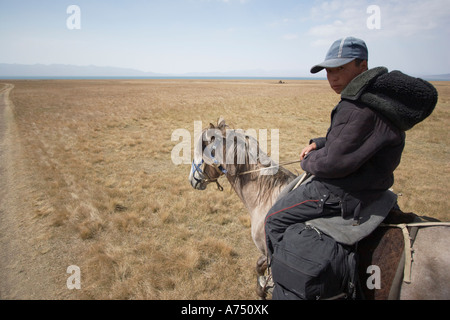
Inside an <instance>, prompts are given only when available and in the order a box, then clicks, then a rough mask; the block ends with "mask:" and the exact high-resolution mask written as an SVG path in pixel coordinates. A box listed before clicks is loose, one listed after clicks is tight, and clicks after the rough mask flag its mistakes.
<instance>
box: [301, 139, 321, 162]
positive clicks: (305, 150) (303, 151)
mask: <svg viewBox="0 0 450 320" xmlns="http://www.w3.org/2000/svg"><path fill="white" fill-rule="evenodd" d="M316 149H317V145H316V143H315V142H313V143H311V144H310V145H309V146H307V147H306V148H305V149H303V150H302V152H301V153H300V161H302V160H303V159H305V157H306V155H307V154H308V153H310V152H311V151H313V150H316Z"/></svg>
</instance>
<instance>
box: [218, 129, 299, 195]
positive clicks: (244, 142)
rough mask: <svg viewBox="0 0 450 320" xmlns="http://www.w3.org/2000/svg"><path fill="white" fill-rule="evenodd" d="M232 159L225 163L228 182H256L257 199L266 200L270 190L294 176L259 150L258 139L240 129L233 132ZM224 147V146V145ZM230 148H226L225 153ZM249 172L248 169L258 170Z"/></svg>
mask: <svg viewBox="0 0 450 320" xmlns="http://www.w3.org/2000/svg"><path fill="white" fill-rule="evenodd" d="M233 137H234V144H233V146H234V147H233V153H232V155H234V161H233V163H231V164H226V168H227V170H228V172H230V173H231V176H230V182H231V183H232V184H233V185H237V184H240V185H241V186H243V185H246V184H247V183H250V182H255V183H257V184H258V186H257V187H256V190H258V195H257V199H258V200H267V198H266V197H269V196H270V195H271V191H272V190H273V189H274V188H276V187H281V186H283V185H285V184H287V183H289V182H290V181H291V180H292V179H294V178H295V175H294V174H293V173H292V172H290V171H288V170H286V169H285V168H283V167H281V166H279V165H278V164H277V163H275V162H274V161H273V160H272V159H271V158H270V157H269V156H268V155H267V154H266V153H265V152H264V151H263V150H261V148H260V146H259V143H258V141H257V140H256V139H255V138H254V137H252V136H250V135H247V134H245V133H243V132H242V131H235V132H233ZM225 148H226V146H225ZM229 152H230V150H226V154H227V155H228V153H229ZM264 168H267V169H264ZM259 169H263V170H261V171H255V172H251V173H247V172H248V171H253V170H259Z"/></svg>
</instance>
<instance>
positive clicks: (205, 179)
mask: <svg viewBox="0 0 450 320" xmlns="http://www.w3.org/2000/svg"><path fill="white" fill-rule="evenodd" d="M211 158H212V159H213V162H214V165H211V166H212V167H213V168H214V169H216V170H217V171H218V172H219V173H220V174H224V175H226V174H228V171H227V170H226V169H225V168H224V167H223V166H222V165H221V164H219V163H218V161H217V160H216V159H214V157H211ZM299 162H300V160H295V161H287V162H282V163H279V164H278V165H274V166H270V167H264V168H259V169H254V170H249V171H244V172H240V173H238V174H237V175H236V174H234V175H232V176H243V175H246V174H250V173H254V172H259V171H262V170H267V169H272V168H278V167H280V166H286V165H289V164H294V163H299ZM204 163H205V161H204V160H203V159H202V162H200V163H199V164H196V163H195V161H192V174H193V175H192V176H193V178H194V180H195V181H196V182H197V183H211V182H215V183H216V184H217V189H218V190H219V191H223V187H222V186H221V185H220V183H219V181H218V179H219V178H220V176H219V177H217V178H216V179H211V178H210V177H209V176H208V174H207V173H206V172H205V171H204V170H202V168H201V166H202V165H203V164H204ZM195 173H198V174H199V176H200V179H198V178H196V177H195Z"/></svg>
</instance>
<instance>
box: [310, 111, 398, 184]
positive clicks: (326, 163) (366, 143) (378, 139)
mask: <svg viewBox="0 0 450 320" xmlns="http://www.w3.org/2000/svg"><path fill="white" fill-rule="evenodd" d="M378 120H379V119H378V117H377V116H376V115H375V114H374V113H373V112H372V111H370V110H367V108H356V107H350V108H342V109H341V110H340V112H336V113H335V115H334V119H333V120H332V125H331V127H330V129H329V131H328V134H327V138H326V141H325V145H324V146H323V148H320V149H318V150H314V151H312V152H310V153H309V154H308V155H307V156H306V157H305V159H304V160H303V161H302V163H301V166H302V168H303V170H305V171H306V172H309V173H312V174H314V175H316V176H317V177H319V178H326V179H333V178H343V177H346V176H348V175H349V174H351V173H353V172H355V171H357V170H358V169H359V168H360V167H361V166H362V165H363V164H364V163H365V162H366V161H368V160H369V159H370V158H371V157H372V156H373V155H374V154H375V153H376V152H377V151H378V150H380V149H381V148H383V146H384V145H385V144H386V136H383V134H387V136H389V133H388V132H385V131H386V130H388V128H386V126H385V125H383V123H381V122H380V121H378Z"/></svg>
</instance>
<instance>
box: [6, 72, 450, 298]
mask: <svg viewBox="0 0 450 320" xmlns="http://www.w3.org/2000/svg"><path fill="white" fill-rule="evenodd" d="M285 82H286V83H284V84H279V83H278V81H276V80H201V79H198V80H180V79H174V80H45V81H44V80H39V81H31V80H28V81H25V80H20V81H19V80H17V81H10V80H1V81H0V90H3V92H4V94H3V95H4V98H5V101H4V103H3V108H2V109H1V110H0V111H1V117H2V120H1V121H0V122H1V125H0V138H1V140H2V141H1V144H0V148H1V149H0V151H1V152H0V161H1V162H0V163H1V165H0V175H1V182H0V200H1V204H0V210H1V211H0V213H1V215H0V248H1V253H0V270H1V275H0V298H1V299H256V298H257V296H256V294H255V292H254V288H255V272H254V268H253V267H254V264H255V261H256V259H257V258H258V257H259V252H258V251H257V249H256V247H255V246H254V244H253V242H252V239H251V235H250V218H249V215H248V213H247V211H246V209H245V207H244V206H243V204H242V203H241V202H240V201H239V199H238V197H237V196H236V195H235V194H234V193H233V192H232V191H231V188H230V186H229V184H228V183H227V182H226V180H225V179H223V178H222V179H223V180H221V183H222V184H223V186H224V188H225V191H224V192H219V191H218V190H217V189H216V187H215V185H210V186H209V187H208V189H207V190H206V191H202V192H201V191H196V190H193V189H192V187H191V186H190V184H189V182H188V179H187V178H188V174H189V171H190V166H189V165H186V164H182V165H175V164H174V163H173V162H172V160H171V152H172V149H173V148H174V147H175V145H177V144H178V143H179V141H172V140H171V135H172V133H173V132H174V130H176V129H186V130H188V131H189V132H190V133H191V134H192V136H193V134H194V121H202V123H203V125H204V126H205V127H206V126H207V125H208V124H209V123H210V122H213V123H214V122H215V121H217V119H218V118H219V116H224V117H225V119H226V120H227V122H228V123H229V125H230V126H231V127H232V128H236V129H238V128H239V129H244V130H247V129H255V130H258V129H268V131H269V132H270V129H278V130H279V153H280V159H279V160H280V162H284V161H291V160H296V159H298V155H299V152H300V150H301V149H302V148H303V147H304V146H305V145H306V144H307V143H308V141H309V139H310V138H313V137H318V136H323V135H325V133H326V130H327V128H328V126H329V120H330V112H331V109H332V108H333V107H334V106H335V105H336V104H337V102H338V101H339V96H338V95H336V94H334V93H333V92H332V91H331V89H330V88H329V86H328V83H327V82H326V81H320V80H311V81H307V80H285ZM8 84H12V85H13V86H14V87H13V88H12V89H11V86H9V85H8ZM433 84H434V85H435V87H436V88H437V90H438V92H439V102H438V105H437V107H436V109H435V111H434V113H433V114H432V115H431V116H430V117H429V118H428V119H426V120H425V121H424V122H422V123H420V124H419V125H417V126H416V127H414V128H413V129H412V130H410V131H408V132H407V142H406V148H405V151H404V153H403V158H402V162H401V164H400V166H399V167H398V169H397V170H396V172H395V178H396V180H395V184H394V186H393V189H394V191H395V192H396V193H397V194H399V205H400V207H401V208H402V209H403V210H404V211H412V212H415V213H417V214H419V215H427V216H431V217H435V218H439V219H441V220H444V221H448V220H449V212H448V209H449V202H450V200H449V197H448V194H447V191H448V190H450V182H449V181H450V180H449V173H450V166H449V155H450V137H449V130H448V129H449V127H448V123H449V120H450V83H449V82H433ZM8 92H9V95H8V94H7V93H8ZM269 137H270V135H269ZM269 151H270V150H269ZM288 169H290V170H291V171H293V172H296V170H297V171H298V172H299V173H301V168H300V167H299V165H298V164H296V165H295V164H294V165H290V166H289V167H288ZM72 265H75V266H78V267H79V268H80V274H81V289H79V290H77V289H73V290H70V289H68V287H67V280H68V278H69V276H70V274H69V273H67V268H68V267H69V266H72Z"/></svg>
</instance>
